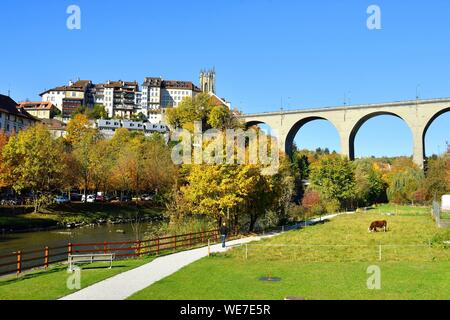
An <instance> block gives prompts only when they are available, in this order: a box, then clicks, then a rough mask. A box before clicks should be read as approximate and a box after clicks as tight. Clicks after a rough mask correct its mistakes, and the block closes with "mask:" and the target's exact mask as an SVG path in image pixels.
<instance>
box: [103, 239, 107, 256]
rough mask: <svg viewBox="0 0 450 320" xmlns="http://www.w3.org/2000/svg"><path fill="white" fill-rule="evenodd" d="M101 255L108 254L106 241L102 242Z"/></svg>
mask: <svg viewBox="0 0 450 320" xmlns="http://www.w3.org/2000/svg"><path fill="white" fill-rule="evenodd" d="M103 253H104V254H107V253H108V243H107V242H106V241H105V242H103Z"/></svg>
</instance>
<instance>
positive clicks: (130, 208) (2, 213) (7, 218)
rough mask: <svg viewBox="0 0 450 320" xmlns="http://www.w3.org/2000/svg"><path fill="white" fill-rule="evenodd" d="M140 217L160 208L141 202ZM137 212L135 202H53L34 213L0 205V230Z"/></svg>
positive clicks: (158, 213) (92, 220) (106, 217)
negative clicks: (61, 203) (62, 203)
mask: <svg viewBox="0 0 450 320" xmlns="http://www.w3.org/2000/svg"><path fill="white" fill-rule="evenodd" d="M138 207H139V210H140V213H141V214H142V215H143V216H156V215H160V214H161V213H162V209H159V208H154V207H152V206H151V205H150V204H144V203H142V204H140V205H139V206H138ZM135 212H136V205H135V204H120V203H70V204H65V205H53V206H51V207H49V208H47V209H45V210H42V211H41V212H39V213H37V214H35V213H33V208H32V207H25V206H20V207H15V208H7V207H1V208H0V229H6V230H14V231H21V230H27V229H33V228H46V227H52V226H56V225H58V224H61V223H62V224H67V223H80V222H85V223H93V222H96V221H98V220H100V219H103V220H106V219H111V218H112V219H114V218H118V217H123V218H127V217H128V216H129V215H133V214H135Z"/></svg>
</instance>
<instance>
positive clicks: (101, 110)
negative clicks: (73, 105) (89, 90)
mask: <svg viewBox="0 0 450 320" xmlns="http://www.w3.org/2000/svg"><path fill="white" fill-rule="evenodd" d="M85 113H86V115H87V116H88V117H89V118H90V119H108V118H109V117H108V112H107V111H106V108H105V106H104V105H102V104H96V105H94V107H93V108H92V110H86V111H85Z"/></svg>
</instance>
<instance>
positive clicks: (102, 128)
mask: <svg viewBox="0 0 450 320" xmlns="http://www.w3.org/2000/svg"><path fill="white" fill-rule="evenodd" d="M96 127H97V129H98V131H99V132H100V133H101V134H102V135H103V136H104V137H105V138H111V137H112V136H113V135H114V133H115V132H116V130H117V129H119V128H125V129H128V130H130V131H140V132H143V133H144V135H145V136H150V135H152V134H153V133H160V134H162V135H163V136H164V137H165V140H166V142H167V141H168V140H169V129H168V127H167V126H166V125H164V124H160V123H159V124H157V123H150V122H142V121H130V120H117V119H112V120H103V119H102V120H97V121H96Z"/></svg>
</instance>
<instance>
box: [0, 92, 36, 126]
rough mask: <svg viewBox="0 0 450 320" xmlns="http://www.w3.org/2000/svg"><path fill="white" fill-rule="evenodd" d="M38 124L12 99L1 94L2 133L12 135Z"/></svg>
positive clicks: (0, 118) (0, 124) (0, 115)
mask: <svg viewBox="0 0 450 320" xmlns="http://www.w3.org/2000/svg"><path fill="white" fill-rule="evenodd" d="M36 122H38V120H37V119H36V118H34V117H33V116H32V115H30V114H29V113H28V112H27V111H26V110H25V109H24V108H20V107H19V105H18V104H17V103H16V102H15V101H14V100H13V99H11V98H10V97H8V96H4V95H1V94H0V131H3V132H5V133H6V134H7V135H11V134H14V133H17V132H19V131H20V130H24V129H26V128H28V127H29V126H32V125H33V124H35V123H36Z"/></svg>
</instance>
